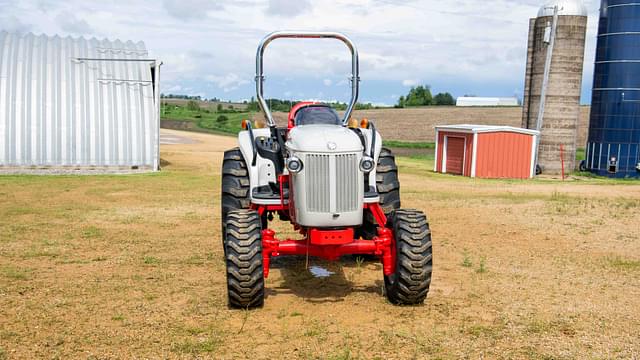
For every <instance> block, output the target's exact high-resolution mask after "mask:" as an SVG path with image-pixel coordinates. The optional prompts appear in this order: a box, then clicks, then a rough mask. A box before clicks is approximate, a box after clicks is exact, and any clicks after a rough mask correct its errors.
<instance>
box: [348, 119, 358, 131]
mask: <svg viewBox="0 0 640 360" xmlns="http://www.w3.org/2000/svg"><path fill="white" fill-rule="evenodd" d="M349 127H350V128H352V129H355V128H357V127H358V119H354V118H349Z"/></svg>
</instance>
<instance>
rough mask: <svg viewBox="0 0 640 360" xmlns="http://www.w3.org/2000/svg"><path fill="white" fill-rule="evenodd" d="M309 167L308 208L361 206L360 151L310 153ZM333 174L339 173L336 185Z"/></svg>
mask: <svg viewBox="0 0 640 360" xmlns="http://www.w3.org/2000/svg"><path fill="white" fill-rule="evenodd" d="M305 171H306V176H305V178H306V181H307V187H306V197H307V211H310V212H324V213H327V212H350V211H356V210H357V209H358V206H359V204H358V171H359V170H358V156H357V154H341V155H324V154H309V155H307V156H306V163H305ZM331 176H335V179H336V185H335V188H332V186H331ZM332 200H333V201H332ZM332 205H334V206H335V208H334V209H332Z"/></svg>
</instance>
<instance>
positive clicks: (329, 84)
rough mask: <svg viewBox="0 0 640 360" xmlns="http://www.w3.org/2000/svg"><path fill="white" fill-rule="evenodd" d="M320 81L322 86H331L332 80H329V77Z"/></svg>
mask: <svg viewBox="0 0 640 360" xmlns="http://www.w3.org/2000/svg"><path fill="white" fill-rule="evenodd" d="M322 83H323V84H324V86H331V84H333V81H331V79H324V80H322Z"/></svg>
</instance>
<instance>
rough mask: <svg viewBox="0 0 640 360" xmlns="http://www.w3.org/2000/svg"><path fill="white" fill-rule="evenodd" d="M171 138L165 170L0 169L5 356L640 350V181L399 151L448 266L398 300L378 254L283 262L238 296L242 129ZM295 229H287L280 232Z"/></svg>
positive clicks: (406, 184) (606, 354)
mask: <svg viewBox="0 0 640 360" xmlns="http://www.w3.org/2000/svg"><path fill="white" fill-rule="evenodd" d="M163 134H167V135H175V136H180V137H182V136H184V137H186V138H189V139H193V140H194V141H193V143H190V144H176V145H162V147H161V152H162V159H163V160H164V163H165V165H164V167H163V169H164V170H163V171H162V172H160V173H158V174H150V175H135V176H98V177H90V178H88V177H82V178H79V177H35V178H34V177H0V198H2V199H6V201H0V359H2V357H7V358H33V357H62V358H69V357H73V358H78V357H82V358H87V357H96V358H129V357H137V358H161V357H162V358H164V357H167V358H226V359H236V358H252V359H254V358H255V359H261V358H270V359H274V358H305V359H306V358H323V359H324V358H334V359H348V358H366V359H369V358H380V359H406V358H535V359H538V358H634V357H636V358H637V357H639V356H640V340H639V338H638V335H637V334H638V333H639V332H640V316H638V315H637V310H636V309H640V255H638V254H640V232H639V229H640V227H639V224H638V219H639V217H638V211H640V185H635V184H634V183H630V184H627V183H620V182H616V183H609V184H608V185H607V184H606V183H603V182H602V181H591V180H590V181H584V180H581V181H572V182H566V183H562V182H559V181H553V180H543V181H528V182H522V181H492V180H491V181H487V180H472V179H465V178H459V177H451V176H445V175H438V174H433V173H431V172H430V171H429V169H428V168H426V167H425V166H424V164H422V163H420V162H419V161H416V160H410V159H405V158H402V159H399V162H400V172H401V183H402V201H403V206H404V207H412V208H419V209H423V210H424V211H426V212H427V213H428V214H429V216H430V220H431V225H432V230H433V237H434V266H435V270H434V278H433V282H432V289H431V292H430V294H429V298H428V300H427V302H426V304H425V305H424V306H420V307H396V306H392V305H390V304H388V303H387V302H386V301H385V298H384V297H383V296H382V295H381V293H382V269H381V266H380V265H379V264H377V263H374V262H364V263H361V262H358V261H355V260H353V259H352V260H346V261H344V262H343V263H326V262H321V261H318V260H312V265H318V266H321V267H323V268H325V269H327V270H329V271H330V272H333V273H334V274H333V275H331V276H329V277H327V278H316V277H314V276H312V275H311V274H310V273H309V271H308V270H307V269H306V268H305V264H304V261H303V260H302V259H293V258H288V259H280V260H278V261H276V263H275V268H274V269H272V271H271V275H270V277H269V279H268V280H267V299H266V304H265V307H264V308H263V309H260V310H257V311H250V312H247V311H232V310H228V309H227V307H226V295H225V294H226V289H225V276H224V262H223V257H222V248H221V246H220V233H219V231H220V230H219V221H220V220H219V186H220V178H219V171H220V165H221V159H222V153H223V151H224V150H225V149H227V148H230V147H233V146H235V139H234V138H232V137H220V136H212V135H206V134H194V133H183V132H178V131H164V130H163ZM278 228H279V229H283V230H284V229H286V224H282V225H279V226H278Z"/></svg>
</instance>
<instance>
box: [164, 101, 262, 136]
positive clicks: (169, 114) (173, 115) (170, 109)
mask: <svg viewBox="0 0 640 360" xmlns="http://www.w3.org/2000/svg"><path fill="white" fill-rule="evenodd" d="M221 116H224V117H225V118H226V119H227V120H224V121H221V120H220V117H221ZM252 117H253V113H250V112H243V111H238V112H227V111H223V112H220V113H218V112H215V111H211V110H209V109H199V110H192V109H188V108H187V107H186V106H179V105H165V104H163V105H162V120H172V121H183V122H190V123H193V124H194V125H195V128H193V129H191V130H195V131H202V132H214V133H225V134H237V133H238V132H240V131H241V130H242V120H244V119H251V118H252Z"/></svg>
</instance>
